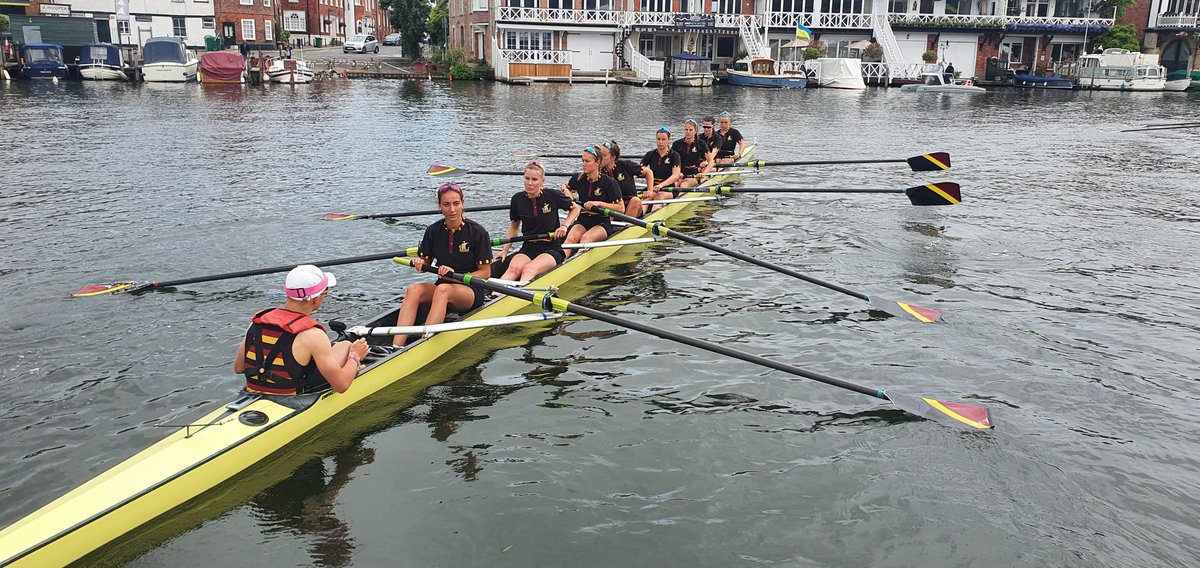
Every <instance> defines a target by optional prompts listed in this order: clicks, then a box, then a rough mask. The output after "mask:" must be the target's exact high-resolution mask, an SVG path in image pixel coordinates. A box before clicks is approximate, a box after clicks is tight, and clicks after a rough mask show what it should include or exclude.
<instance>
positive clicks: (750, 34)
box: [738, 2, 899, 59]
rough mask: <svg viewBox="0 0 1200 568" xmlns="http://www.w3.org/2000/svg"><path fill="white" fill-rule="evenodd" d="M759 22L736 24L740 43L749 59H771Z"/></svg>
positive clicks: (747, 19) (748, 20) (754, 19)
mask: <svg viewBox="0 0 1200 568" xmlns="http://www.w3.org/2000/svg"><path fill="white" fill-rule="evenodd" d="M876 3H879V2H876ZM760 21H761V20H760V19H759V17H758V16H742V18H741V20H740V21H739V22H738V29H739V31H740V32H741V34H742V43H745V44H746V55H747V56H748V57H750V58H751V59H755V58H759V57H767V58H769V57H771V51H770V50H768V49H767V42H766V40H765V39H763V34H762V33H760V32H759V31H758V26H757V25H756V24H758V23H759V22H760ZM889 31H890V28H889ZM895 41H896V40H895V38H894V37H893V38H892V43H895ZM898 49H899V48H897V50H898Z"/></svg>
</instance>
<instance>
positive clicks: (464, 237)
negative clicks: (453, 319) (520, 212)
mask: <svg viewBox="0 0 1200 568" xmlns="http://www.w3.org/2000/svg"><path fill="white" fill-rule="evenodd" d="M437 201H438V210H439V211H441V213H442V217H443V218H442V219H440V220H438V221H436V222H434V223H433V224H432V225H430V226H429V228H427V229H425V236H424V237H422V238H421V244H420V245H418V246H417V258H415V259H413V263H412V265H413V268H415V269H416V270H418V271H421V270H422V269H423V268H425V266H427V265H432V266H435V267H437V272H438V276H439V279H440V277H441V276H444V275H446V274H449V273H450V272H456V273H458V274H470V275H471V276H473V277H475V278H487V277H489V276H491V270H492V267H491V263H492V245H491V240H490V238H489V237H488V232H487V229H484V228H483V225H480V224H479V223H476V222H475V221H472V220H470V219H467V218H466V217H463V207H464V206H465V205H466V198H465V197H464V196H463V189H462V187H460V186H459V185H458V184H457V183H444V184H442V185H441V187H438V189H437ZM484 300H485V295H484V292H483V290H481V289H479V288H475V287H473V286H468V285H466V284H462V283H460V282H455V281H451V280H440V281H438V282H423V283H420V284H412V285H410V286H409V287H408V290H407V291H405V293H404V301H403V302H402V303H401V304H400V314H399V315H398V316H396V325H398V326H408V325H414V324H415V323H416V322H417V313H418V312H419V311H420V309H421V306H429V313H428V315H426V316H425V325H433V324H438V323H442V322H444V321H446V312H447V311H448V310H454V311H455V312H458V313H465V312H469V311H471V310H474V309H475V308H478V307H479V306H482V305H483V302H484ZM407 341H408V336H407V335H397V336H396V337H395V339H393V340H392V343H393V344H394V345H396V346H402V345H404V344H405V343H406V342H407Z"/></svg>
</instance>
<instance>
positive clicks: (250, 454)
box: [0, 146, 754, 566]
mask: <svg viewBox="0 0 1200 568" xmlns="http://www.w3.org/2000/svg"><path fill="white" fill-rule="evenodd" d="M753 152H754V147H753V146H750V147H748V148H747V150H746V152H745V153H744V154H743V158H745V159H749V158H752V157H753ZM731 177H733V178H735V176H721V177H720V178H717V180H714V181H712V182H710V185H717V184H727V183H731V181H733V180H731ZM735 179H736V178H735ZM718 180H719V181H718ZM694 205H695V203H694V202H693V203H672V204H668V205H665V206H663V207H662V208H661V209H659V210H658V211H656V212H654V213H653V214H651V215H649V216H648V217H647V220H648V221H654V220H666V219H668V218H670V217H673V216H676V215H678V214H680V213H682V212H683V211H684V210H685V209H688V208H690V207H693V206H694ZM646 235H647V231H646V230H645V229H643V228H641V227H636V226H630V227H627V228H625V229H623V230H621V231H620V232H618V233H617V234H615V235H614V236H613V237H612V239H614V240H615V239H632V238H638V237H643V236H646ZM622 248H624V247H616V246H613V247H598V248H593V249H590V250H587V251H585V252H582V253H579V254H577V255H575V256H574V257H572V258H571V259H570V260H569V261H567V262H565V263H563V265H561V266H559V267H558V268H556V269H554V270H552V271H550V272H548V273H546V274H544V275H543V276H541V277H540V278H538V279H537V280H536V281H534V282H533V283H532V284H531V286H562V285H563V284H565V283H567V282H568V281H570V280H572V279H574V278H576V277H577V276H579V275H580V274H582V273H584V272H585V271H587V270H589V269H591V268H592V267H594V266H596V265H597V264H599V263H601V262H602V261H604V260H606V259H608V258H609V257H611V256H612V255H614V254H616V253H617V252H618V251H619V250H621V249H622ZM533 311H536V310H535V309H534V307H533V306H532V305H531V304H530V303H529V302H527V301H524V300H519V299H516V298H511V297H502V298H499V299H496V300H493V301H491V302H489V303H488V304H485V305H484V306H483V307H482V308H480V309H479V310H477V311H476V312H474V313H472V314H470V315H469V316H468V317H467V318H465V319H466V320H481V319H487V318H497V317H503V316H508V315H512V314H514V313H517V312H533ZM393 313H394V312H393ZM390 317H394V316H390ZM377 319H379V318H377ZM384 319H386V317H385V318H384ZM393 321H394V320H393ZM388 324H389V325H390V324H391V322H388ZM481 331H483V329H469V330H461V331H451V332H444V333H440V334H437V335H433V336H431V337H428V338H425V339H421V340H419V341H416V342H414V343H412V344H411V345H410V346H409V347H408V348H407V349H405V350H403V351H400V352H397V353H393V354H392V355H390V356H388V357H386V358H384V359H381V360H377V361H374V362H372V363H370V365H369V366H368V367H367V368H366V369H364V370H363V372H362V373H360V375H359V376H358V378H356V379H355V380H354V384H353V385H352V386H351V388H350V389H349V390H348V391H347V392H345V393H334V392H332V391H330V392H326V393H324V394H322V395H319V396H318V397H317V399H316V401H315V402H313V403H312V404H311V405H310V406H307V408H303V409H301V408H300V407H297V408H291V407H289V406H285V405H284V404H281V403H280V401H281V400H280V399H274V400H272V399H271V398H269V397H267V398H259V399H256V400H253V401H252V402H249V403H248V404H245V405H243V406H239V407H237V408H236V409H232V410H231V409H230V408H229V407H227V406H222V407H220V408H217V409H216V410H213V411H212V412H211V413H209V414H208V415H207V416H204V417H202V418H199V419H197V420H194V421H192V422H190V423H189V424H191V426H187V427H180V428H179V429H178V430H176V431H175V432H174V433H172V434H171V435H169V436H168V437H167V438H165V439H163V440H161V441H159V442H158V443H156V444H154V445H153V446H151V447H149V448H147V449H145V450H143V451H142V452H140V453H138V454H136V455H135V456H133V457H131V458H129V459H128V460H125V461H124V462H122V463H120V464H118V465H117V466H115V467H113V468H112V469H110V470H108V471H106V472H104V473H103V474H101V475H99V476H98V477H96V478H93V479H92V480H91V481H88V482H87V483H85V484H83V485H81V486H79V487H78V488H76V489H74V490H72V491H71V492H69V493H67V494H66V495H63V496H62V497H60V498H58V499H56V500H55V501H53V502H51V503H50V504H48V505H46V506H45V507H42V508H41V509H39V510H38V511H36V512H34V513H32V514H30V515H29V516H27V517H25V518H24V519H21V520H20V521H18V522H16V523H14V524H13V525H10V526H9V527H7V528H5V529H4V530H3V531H0V565H3V566H9V565H10V563H11V565H12V566H62V565H66V564H68V563H71V562H74V561H76V560H79V559H80V558H82V557H84V556H86V555H87V554H89V553H91V552H93V551H95V550H97V549H99V548H101V547H103V546H104V545H106V544H108V543H110V542H112V541H113V540H116V539H117V538H119V537H121V536H122V535H125V534H127V533H129V532H130V531H132V530H134V529H136V528H138V527H140V526H142V525H145V524H146V523H148V522H150V521H152V520H154V519H155V518H156V517H159V516H161V515H163V514H164V513H167V512H169V511H171V510H172V509H175V508H176V507H179V506H180V505H183V504H184V503H186V502H188V501H189V500H191V499H193V498H195V497H196V496H198V495H200V494H203V493H205V492H208V491H210V490H212V489H213V488H215V487H217V486H218V485H220V484H222V483H224V482H225V481H227V480H229V479H230V478H231V477H233V476H235V475H237V474H238V473H240V472H242V471H244V470H246V469H247V468H249V467H251V466H253V465H254V464H256V463H258V462H260V461H262V460H263V459H265V458H267V457H268V456H270V455H271V454H273V453H275V452H278V451H279V450H281V449H283V448H284V447H286V446H287V445H288V444H290V443H292V442H293V441H295V440H296V439H297V438H299V437H300V436H303V435H304V434H306V433H308V432H310V431H312V430H313V429H314V428H316V427H318V426H320V425H321V424H323V423H325V422H327V421H329V420H330V419H331V418H333V417H334V416H336V415H338V414H339V413H341V412H342V411H344V410H346V409H347V408H349V407H351V406H353V405H355V404H358V403H360V402H362V401H364V400H366V399H368V398H370V397H371V396H372V395H374V394H376V393H378V392H379V391H380V390H382V389H385V388H388V387H390V386H392V385H394V384H396V383H397V382H400V381H406V380H407V381H415V380H417V378H416V376H419V375H420V374H421V373H423V372H424V369H426V368H428V367H430V366H431V364H432V363H433V362H434V361H436V360H438V359H439V358H441V357H443V356H444V355H446V354H447V353H449V352H450V351H452V350H453V349H454V348H455V347H457V346H458V345H459V344H461V343H462V342H463V341H466V340H467V339H469V338H471V337H472V336H474V335H475V334H477V333H479V332H481ZM388 341H390V340H388ZM439 382H440V381H439ZM256 413H261V418H262V419H263V421H262V422H261V423H260V422H255V421H253V420H249V419H248V418H249V417H252V416H255V415H256Z"/></svg>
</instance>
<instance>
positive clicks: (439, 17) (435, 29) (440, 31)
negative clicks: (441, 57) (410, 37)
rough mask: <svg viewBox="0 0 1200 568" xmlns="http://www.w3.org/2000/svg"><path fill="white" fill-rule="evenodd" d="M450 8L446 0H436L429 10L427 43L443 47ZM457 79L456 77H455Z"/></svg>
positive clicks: (444, 45)
mask: <svg viewBox="0 0 1200 568" xmlns="http://www.w3.org/2000/svg"><path fill="white" fill-rule="evenodd" d="M449 18H450V8H449V5H448V4H447V0H436V2H435V3H434V5H433V9H432V10H430V11H429V26H428V28H427V29H428V30H429V45H432V46H434V47H441V48H445V47H447V45H446V39H447V38H446V35H447V30H446V28H447V26H448V20H449ZM455 78H456V79H457V77H455Z"/></svg>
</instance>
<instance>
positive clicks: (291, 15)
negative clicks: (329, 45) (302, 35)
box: [283, 12, 305, 32]
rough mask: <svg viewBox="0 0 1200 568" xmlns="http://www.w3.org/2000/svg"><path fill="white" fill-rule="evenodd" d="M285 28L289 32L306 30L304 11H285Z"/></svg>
mask: <svg viewBox="0 0 1200 568" xmlns="http://www.w3.org/2000/svg"><path fill="white" fill-rule="evenodd" d="M283 29H285V30H287V31H289V32H304V31H305V24H304V12H284V13H283Z"/></svg>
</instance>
